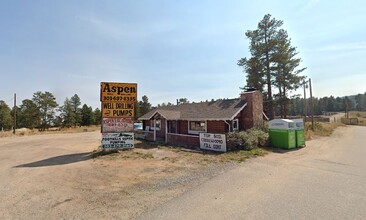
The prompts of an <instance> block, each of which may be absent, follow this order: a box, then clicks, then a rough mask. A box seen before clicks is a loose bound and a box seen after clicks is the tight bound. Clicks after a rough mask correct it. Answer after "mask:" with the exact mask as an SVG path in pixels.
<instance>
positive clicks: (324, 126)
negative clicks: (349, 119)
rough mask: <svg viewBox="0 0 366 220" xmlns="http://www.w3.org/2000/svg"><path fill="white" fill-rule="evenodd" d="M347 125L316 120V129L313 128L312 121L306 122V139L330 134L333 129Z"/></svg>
mask: <svg viewBox="0 0 366 220" xmlns="http://www.w3.org/2000/svg"><path fill="white" fill-rule="evenodd" d="M342 126H345V125H344V124H342V123H325V122H314V131H313V130H311V122H306V124H305V131H306V132H305V139H306V140H310V139H312V138H313V137H315V136H323V137H324V136H330V135H331V134H332V133H333V131H334V130H335V129H336V128H338V127H342Z"/></svg>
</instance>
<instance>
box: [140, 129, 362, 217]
mask: <svg viewBox="0 0 366 220" xmlns="http://www.w3.org/2000/svg"><path fill="white" fill-rule="evenodd" d="M365 134H366V127H347V128H342V129H340V130H337V131H336V132H335V134H334V135H333V136H332V137H331V138H322V139H319V140H315V141H310V142H308V143H307V144H308V146H307V147H306V148H304V149H301V150H297V151H291V152H287V153H274V154H270V155H268V156H266V157H264V158H258V159H254V160H251V161H249V162H247V163H243V164H242V165H241V166H240V167H238V168H236V169H233V170H230V171H229V172H227V173H225V174H223V175H220V176H217V177H215V178H213V179H211V180H210V181H207V182H205V183H204V184H202V185H200V186H198V187H197V188H195V189H194V190H191V191H188V192H186V193H184V194H183V195H182V196H180V197H177V198H175V199H172V200H171V201H169V202H168V203H165V204H164V205H163V206H160V207H158V208H156V209H155V210H152V211H151V212H149V213H145V215H143V216H141V217H140V218H141V219H210V220H211V219H366V135H365Z"/></svg>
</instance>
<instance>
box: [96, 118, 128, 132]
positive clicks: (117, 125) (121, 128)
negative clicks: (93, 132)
mask: <svg viewBox="0 0 366 220" xmlns="http://www.w3.org/2000/svg"><path fill="white" fill-rule="evenodd" d="M132 131H133V120H132V119H130V118H103V119H102V132H103V133H111V132H132Z"/></svg>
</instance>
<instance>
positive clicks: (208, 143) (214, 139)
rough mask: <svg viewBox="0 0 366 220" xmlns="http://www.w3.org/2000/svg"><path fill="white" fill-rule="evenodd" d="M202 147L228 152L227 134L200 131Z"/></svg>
mask: <svg viewBox="0 0 366 220" xmlns="http://www.w3.org/2000/svg"><path fill="white" fill-rule="evenodd" d="M200 148H201V149H203V150H212V151H220V152H226V136H225V134H209V133H200Z"/></svg>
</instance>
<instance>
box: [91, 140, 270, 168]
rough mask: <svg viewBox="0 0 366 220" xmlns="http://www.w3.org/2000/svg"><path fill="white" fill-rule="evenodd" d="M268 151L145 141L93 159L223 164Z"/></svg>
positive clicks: (138, 141) (95, 155) (98, 152)
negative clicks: (204, 148) (212, 149)
mask: <svg viewBox="0 0 366 220" xmlns="http://www.w3.org/2000/svg"><path fill="white" fill-rule="evenodd" d="M267 153H268V151H266V150H264V149H262V148H254V149H252V150H240V151H231V152H227V153H218V152H209V151H195V150H189V149H184V148H180V147H174V146H168V145H157V144H154V143H149V142H146V141H140V140H135V148H134V149H129V150H123V151H103V150H100V151H96V152H94V154H93V156H94V157H99V156H103V157H105V156H106V157H108V158H110V159H112V158H113V159H123V160H126V159H133V160H137V159H154V160H163V161H168V162H171V163H192V164H201V165H202V164H211V163H225V162H244V161H245V160H246V159H249V158H253V157H257V156H263V155H265V154H267Z"/></svg>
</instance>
